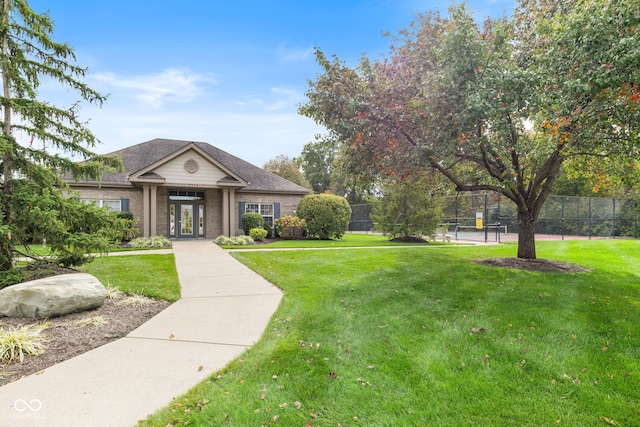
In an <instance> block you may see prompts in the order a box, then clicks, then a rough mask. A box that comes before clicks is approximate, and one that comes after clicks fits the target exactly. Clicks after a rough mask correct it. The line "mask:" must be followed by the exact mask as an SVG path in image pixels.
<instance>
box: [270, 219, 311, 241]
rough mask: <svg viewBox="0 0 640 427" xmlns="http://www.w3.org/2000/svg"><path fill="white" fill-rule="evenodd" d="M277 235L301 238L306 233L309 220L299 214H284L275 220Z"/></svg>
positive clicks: (285, 237)
mask: <svg viewBox="0 0 640 427" xmlns="http://www.w3.org/2000/svg"><path fill="white" fill-rule="evenodd" d="M274 225H275V228H276V235H277V236H278V237H282V238H284V239H299V238H301V237H302V236H303V235H304V230H305V228H306V226H307V222H306V221H305V220H304V219H302V218H300V217H297V216H292V215H284V216H282V217H280V218H278V219H276V220H275V223H274Z"/></svg>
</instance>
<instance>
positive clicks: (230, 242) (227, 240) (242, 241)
mask: <svg viewBox="0 0 640 427" xmlns="http://www.w3.org/2000/svg"><path fill="white" fill-rule="evenodd" d="M213 243H215V244H216V245H218V246H246V245H253V244H254V243H255V242H254V241H253V239H252V238H251V237H249V236H237V237H227V236H218V237H216V238H215V240H214V241H213Z"/></svg>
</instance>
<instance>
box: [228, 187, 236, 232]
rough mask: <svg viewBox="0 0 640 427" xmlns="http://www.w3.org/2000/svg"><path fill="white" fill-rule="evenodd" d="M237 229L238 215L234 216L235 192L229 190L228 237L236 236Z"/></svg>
mask: <svg viewBox="0 0 640 427" xmlns="http://www.w3.org/2000/svg"><path fill="white" fill-rule="evenodd" d="M237 229H238V215H236V190H235V189H233V188H232V189H230V190H229V237H234V236H235V235H236V230H237Z"/></svg>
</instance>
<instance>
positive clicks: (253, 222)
mask: <svg viewBox="0 0 640 427" xmlns="http://www.w3.org/2000/svg"><path fill="white" fill-rule="evenodd" d="M263 222H264V219H263V218H262V215H260V214H259V213H258V212H247V213H245V214H243V215H242V229H243V230H244V234H245V236H248V235H249V231H251V229H252V228H262V223H263Z"/></svg>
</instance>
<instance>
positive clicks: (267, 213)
mask: <svg viewBox="0 0 640 427" xmlns="http://www.w3.org/2000/svg"><path fill="white" fill-rule="evenodd" d="M247 212H257V213H259V214H260V215H262V218H263V219H264V222H266V223H267V224H269V225H270V226H271V227H273V219H274V218H273V216H274V209H273V203H247V204H245V209H244V213H247Z"/></svg>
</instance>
